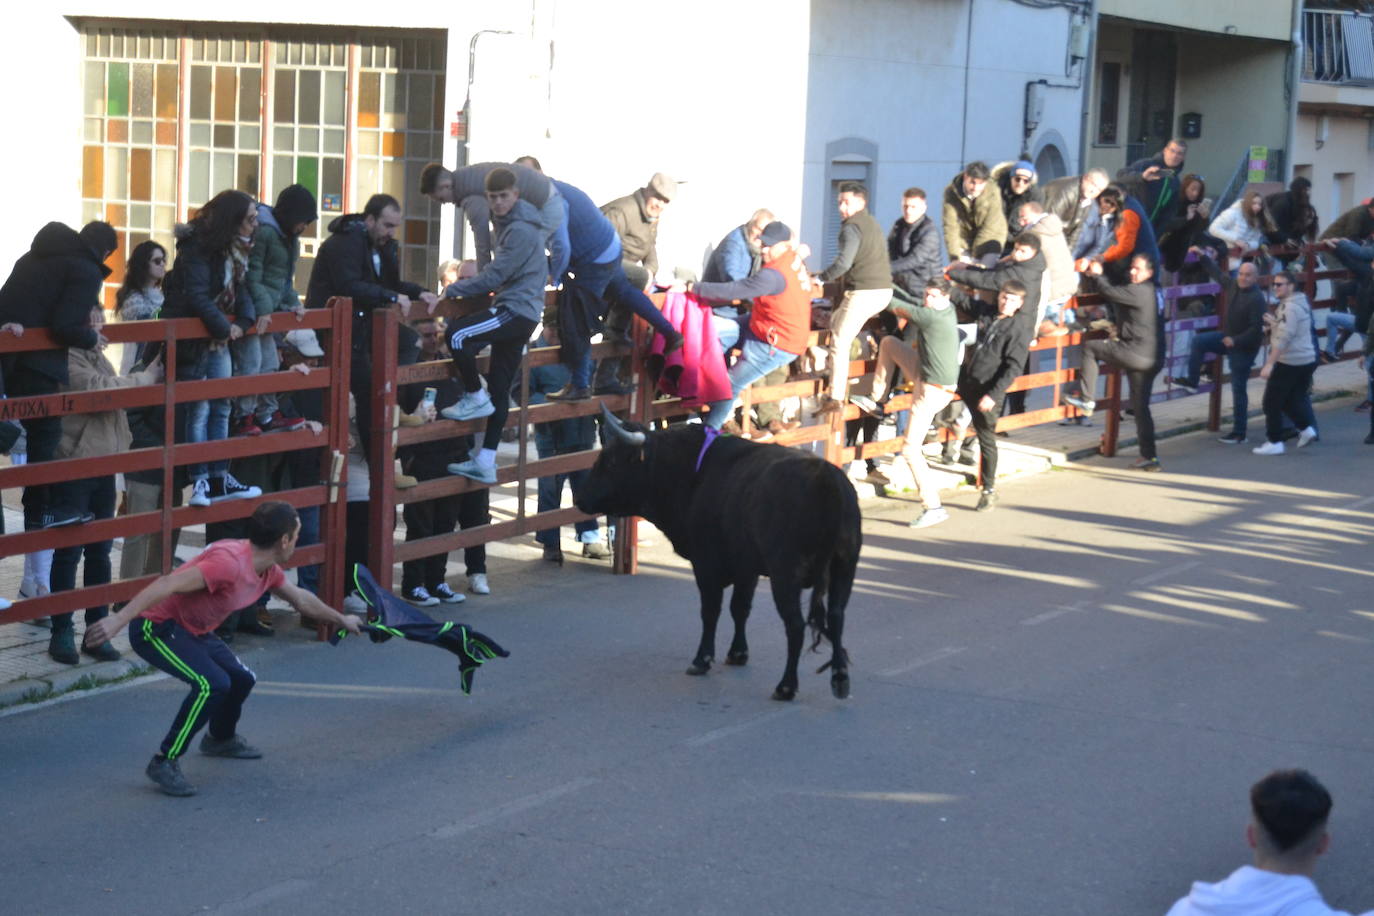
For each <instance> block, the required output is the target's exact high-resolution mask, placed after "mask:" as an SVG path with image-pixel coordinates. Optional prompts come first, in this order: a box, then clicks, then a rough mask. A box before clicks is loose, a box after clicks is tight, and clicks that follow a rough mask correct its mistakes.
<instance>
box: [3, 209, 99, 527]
mask: <svg viewBox="0 0 1374 916" xmlns="http://www.w3.org/2000/svg"><path fill="white" fill-rule="evenodd" d="M118 247H119V238H118V236H116V235H115V231H114V228H113V227H112V226H111V225H110V224H109V223H101V222H92V223H87V224H86V225H85V226H83V227H82V229H81V231H80V232H77V231H76V230H74V229H72V228H71V227H70V226H65V225H63V224H62V223H48V224H47V225H46V226H44V227H43V228H42V229H40V230H38V234H37V235H35V236H34V237H33V244H32V245H31V246H30V247H29V250H28V252H27V253H26V254H24V256H23V257H21V258H20V259H19V260H18V261H16V262H15V265H14V269H13V270H12V271H10V275H9V278H8V279H7V280H6V281H5V285H4V286H3V287H0V324H5V325H7V324H18V325H22V326H23V327H25V328H46V329H47V330H48V331H49V332H51V334H52V335H53V337H55V338H56V339H57V341H58V342H59V343H61V344H62V347H61V348H60V349H56V350H35V351H31V352H27V353H12V354H8V355H7V356H6V357H5V359H4V362H3V370H2V371H3V373H4V377H5V385H6V388H7V390H8V394H9V396H10V397H12V398H14V397H30V396H36V395H45V394H56V393H57V392H58V390H59V389H60V387H61V386H62V385H63V384H64V383H65V382H66V381H67V348H69V347H78V348H81V349H86V350H90V349H94V348H95V347H96V345H97V344H98V343H101V342H103V341H104V336H103V335H101V334H99V333H97V332H96V331H95V330H94V329H92V328H91V325H90V317H91V307H92V306H95V305H99V304H100V286H101V284H102V283H103V282H104V281H105V278H106V277H107V276H109V274H110V269H109V268H108V267H106V266H105V259H106V258H108V257H109V256H110V255H111V254H113V253H114V251H115V249H116V248H118ZM22 424H23V426H24V431H25V433H26V434H27V435H28V455H29V457H28V460H29V463H30V464H36V463H37V462H40V461H51V460H52V459H53V456H54V455H55V454H56V452H57V446H58V443H59V442H60V441H61V440H62V418H61V417H60V416H44V417H35V418H33V419H28V420H23V421H22ZM55 499H56V494H55V493H54V492H53V491H52V489H51V488H50V487H49V486H46V485H41V486H32V487H25V488H24V527H25V528H26V529H35V528H55V527H58V526H59V525H71V524H75V523H78V522H84V521H89V520H90V516H89V514H88V513H82V512H77V511H76V510H75V509H73V508H71V507H70V506H60V505H55V504H54V500H55Z"/></svg>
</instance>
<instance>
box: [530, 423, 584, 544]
mask: <svg viewBox="0 0 1374 916" xmlns="http://www.w3.org/2000/svg"><path fill="white" fill-rule="evenodd" d="M555 422H557V421H555ZM541 427H544V428H541ZM534 447H535V451H536V453H537V454H538V455H539V457H540V458H541V459H543V458H553V457H554V456H556V455H558V454H559V451H558V448H557V446H555V445H554V438H553V433H551V432H549V431H548V428H547V424H544V423H539V424H536V426H535V428H534ZM574 448H575V447H574ZM563 454H572V452H564V453H563ZM590 474H591V469H590V468H584V469H582V470H580V471H570V472H568V473H567V474H551V475H549V476H548V477H540V478H539V507H538V509H537V510H536V511H538V512H552V511H553V510H554V509H557V508H558V507H559V506H561V505H562V503H563V482H564V481H567V484H568V486H569V487H571V488H572V494H573V498H574V499H576V498H577V492H578V491H579V490H581V489H582V484H583V482H584V481H586V479H587V477H588V476H589V475H590ZM573 530H575V531H576V532H577V539H578V540H579V541H581V542H582V543H584V544H587V543H592V542H595V541H596V538H597V532H598V531H599V530H600V525H599V524H598V523H597V520H596V519H594V518H584V519H583V520H582V521H580V522H578V523H577V524H576V525H574V526H573ZM534 539H535V540H536V541H538V542H539V543H540V544H543V545H544V546H545V547H556V546H557V545H558V529H557V528H544V529H542V530H540V531H536V532H535V533H534Z"/></svg>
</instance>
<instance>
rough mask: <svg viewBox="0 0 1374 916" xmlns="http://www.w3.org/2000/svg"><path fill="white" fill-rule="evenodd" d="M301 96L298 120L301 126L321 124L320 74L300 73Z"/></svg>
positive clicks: (311, 71)
mask: <svg viewBox="0 0 1374 916" xmlns="http://www.w3.org/2000/svg"><path fill="white" fill-rule="evenodd" d="M300 84H301V95H300V109H299V113H298V115H297V120H298V121H299V122H300V123H301V124H318V123H320V72H319V71H318V70H302V71H301V73H300Z"/></svg>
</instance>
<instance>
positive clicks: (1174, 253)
mask: <svg viewBox="0 0 1374 916" xmlns="http://www.w3.org/2000/svg"><path fill="white" fill-rule="evenodd" d="M1181 193H1182V194H1183V206H1182V208H1181V209H1180V210H1179V211H1178V213H1176V214H1174V216H1173V217H1172V218H1170V219H1169V220H1168V221H1167V222H1166V223H1164V225H1163V227H1161V229H1160V232H1159V254H1160V263H1161V264H1163V265H1164V269H1165V270H1167V271H1168V272H1169V273H1173V274H1176V273H1178V271H1179V270H1180V269H1181V268H1182V267H1183V260H1184V258H1185V257H1187V255H1188V250H1189V249H1190V248H1191V247H1192V246H1194V245H1198V244H1201V242H1200V241H1199V239H1200V237H1201V236H1203V235H1205V234H1206V232H1207V226H1208V224H1209V222H1210V221H1211V216H1212V201H1211V200H1209V199H1208V198H1207V183H1206V182H1205V181H1203V179H1202V176H1201V175H1197V174H1193V175H1184V176H1183V183H1182V192H1181Z"/></svg>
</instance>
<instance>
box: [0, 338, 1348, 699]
mask: <svg viewBox="0 0 1374 916" xmlns="http://www.w3.org/2000/svg"><path fill="white" fill-rule="evenodd" d="M1228 387H1229V386H1228ZM1249 390H1250V405H1251V418H1252V419H1251V424H1250V426H1251V428H1250V440H1251V445H1254V444H1257V443H1258V442H1259V441H1260V440H1261V439H1262V438H1263V436H1262V424H1263V420H1262V419H1260V420H1258V421H1257V420H1256V419H1255V418H1256V417H1259V415H1260V411H1259V405H1260V400H1261V397H1262V395H1263V392H1264V382H1263V380H1261V379H1258V378H1256V379H1251V381H1250V388H1249ZM1207 391H1208V386H1206V385H1204V386H1203V389H1202V392H1200V393H1199V394H1198V395H1196V396H1192V397H1183V398H1175V399H1173V400H1170V401H1166V402H1161V403H1158V404H1155V405H1154V407H1153V413H1154V417H1155V425H1156V427H1157V429H1158V436H1159V438H1161V439H1166V438H1168V437H1170V436H1175V435H1180V434H1183V433H1187V432H1192V431H1195V430H1198V429H1202V428H1204V427H1205V425H1206V420H1207V402H1208V398H1207V396H1206V392H1207ZM1364 392H1365V374H1364V371H1363V369H1362V368H1361V366H1360V363H1359V361H1357V360H1346V361H1343V362H1340V363H1337V364H1334V365H1330V366H1323V367H1321V368H1320V369H1319V370H1318V371H1317V375H1316V380H1315V388H1314V398H1315V399H1318V400H1324V401H1325V400H1332V399H1336V398H1344V399H1346V400H1348V402H1349V403H1348V405H1342V409H1347V410H1348V409H1350V408H1352V407H1353V406H1354V405H1355V404H1357V403H1358V402H1359V401H1360V400H1363V399H1364ZM1230 401H1231V398H1230V394H1229V391H1228V392H1227V393H1226V394H1225V396H1224V398H1223V402H1222V408H1223V411H1224V412H1225V413H1224V414H1223V415H1224V416H1226V417H1228V418H1229V411H1230ZM1030 406H1031V407H1032V408H1034V407H1035V406H1036V405H1034V404H1032V405H1030ZM1092 422H1093V425H1091V426H1080V425H1077V424H1069V425H1059V424H1047V425H1044V426H1037V427H1030V428H1027V429H1019V430H1016V431H1014V432H1013V433H1012V434H1011V436H1010V437H1008V438H1005V439H1002V440H1001V443H1000V451H1001V462H1000V466H999V477H1000V478H1007V477H1015V476H1023V475H1027V474H1036V473H1042V472H1044V471H1046V470H1048V469H1049V468H1051V467H1053V466H1059V465H1064V464H1066V463H1068V462H1071V461H1074V460H1077V459H1079V458H1083V457H1086V456H1088V455H1094V454H1096V453H1097V446H1098V441H1099V439H1100V438H1101V435H1102V422H1103V420H1102V415H1099V416H1097V417H1094V419H1093V421H1092ZM1229 428H1230V425H1229V419H1228V420H1227V422H1225V423H1223V426H1222V429H1223V431H1226V430H1228V429H1229ZM882 429H883V431H884V434H885V435H888V436H890V435H891V434H892V431H891V427H886V426H885V427H883V428H882ZM1134 443H1135V434H1134V426H1133V424H1132V423H1131V420H1130V418H1129V417H1128V418H1125V419H1124V420H1123V422H1122V429H1121V438H1120V443H1119V448H1120V450H1121V452H1123V453H1125V455H1124V456H1123V458H1122V460H1123V462H1124V461H1125V460H1126V459H1127V458H1134V457H1135V456H1134ZM1248 447H1250V446H1244V447H1243V448H1248ZM505 448H507V449H509V448H511V446H509V445H507V446H505ZM1217 448H1218V449H1219V450H1221V449H1225V448H1226V447H1225V446H1221V445H1218V446H1217ZM927 449H928V451H930V452H932V453H934V452H935V451H937V450H938V446H935V445H931V446H928V447H927ZM1160 451H1161V460H1162V462H1163V464H1164V468H1165V471H1166V472H1167V471H1168V467H1169V449H1168V446H1167V445H1165V446H1164V447H1163V448H1162V449H1161V450H1160ZM1237 451H1239V450H1238V449H1235V448H1231V449H1228V450H1226V452H1225V453H1226V454H1228V455H1234V454H1235V453H1236V452H1237ZM1220 453H1221V452H1219V454H1220ZM884 472H885V473H886V474H887V475H888V477H889V478H890V480H891V484H890V485H889V486H888V487H886V488H882V489H881V490H880V489H879V488H876V487H874V485H873V484H871V483H869V482H867V481H866V480H863V479H855V480H854V485H855V488H856V490H858V493H859V496H860V498H861V499H865V500H867V499H874V498H880V497H884V496H891V495H896V494H900V493H902V492H903V491H909V490H911V489H912V484H911V478H910V474H909V473H908V472H907V469H906V467H905V462H901V461H893V462H891V463H887V464H884ZM863 473H864V472H863V464H862V462H856V463H855V466H853V467H852V469H851V474H852V476H857V477H859V478H861V477H862V476H863ZM936 473H937V475H938V476H939V478H940V481H941V483H940V486H941V489H942V491H943V490H955V489H958V488H960V487H964V486H968V485H970V480H969V478H968V476H967V475H965V474H961V473H956V472H952V471H947V470H942V469H939V468H937V469H936ZM534 490H535V488H534V487H530V488H529V502H528V510H527V511H529V512H531V513H532V512H534V511H535V495H534ZM3 496H4V504H3V511H4V518H5V530H7V531H16V530H18V529H19V528H20V527H21V526H22V518H21V516H20V513H19V511H18V499H19V493H18V492H17V491H15V492H5V493H4V494H3ZM565 498H566V497H565ZM908 498H909V497H908ZM515 509H516V488H515V485H513V484H512V485H509V486H505V487H499V488H496V489H494V490H493V491H492V514H493V516H494V517H495V518H496V519H497V520H500V519H504V518H509V517H511V516H512V515H514V513H515ZM398 522H399V514H398ZM571 532H572V529H571V528H565V529H564V535H565V537H564V551H565V553H566V554H567V555H568V562H592V561H582V560H579V559H575V558H576V557H577V555H578V553H579V551H578V550H577V545H576V544H575V543H574V542H573V540H572V539H571ZM204 537H205V532H204V529H203V528H202V527H199V526H197V527H192V528H186V529H183V530H182V533H181V540H180V545H179V547H178V550H177V555H178V556H179V557H180V558H182V559H183V560H185V559H189V558H190V557H192V556H194V555H195V554H196V553H197V552H198V551H199V550H200V549H201V547H202V546H203V545H204ZM657 537H658V534H657V532H656V531H654V529H653V527H652V526H651V525H648V524H644V525H642V526H641V535H640V539H641V543H644V542H646V541H648V540H651V539H655V538H657ZM121 547H122V544H121V542H120V541H118V540H117V541H116V542H115V545H114V551H113V556H112V558H111V562H112V565H113V567H114V569H115V570H118V569H119V556H120V551H121ZM487 553H488V564H489V567H490V568H489V574H490V577H491V581H492V585H493V588H494V589H498V590H501V591H502V592H505V591H508V590H511V589H516V588H518V587H519V582H520V579H521V576H522V572H523V571H525V570H528V568H529V565H528V564H531V563H539V562H541V561H540V548H539V547H537V546H536V545H535V544H534V541H533V538H521V539H518V540H511V541H503V542H498V543H495V544H490V545H488V548H487ZM460 564H461V561H460V560H458V561H454V562H452V563H451V564H450V569H451V570H452V573H451V575H450V580H449V581H450V584H451V585H453V587H454V589H455V590H460V589H462V588H465V586H466V582H465V580H464V579H463V577H462V576H461V565H460ZM22 569H23V558H22V557H5V558H3V559H0V595H3V596H5V597H8V598H11V599H13V598H14V597H15V596H16V595H17V594H18V591H19V580H20V577H21V575H22ZM607 569H608V570H609V567H607ZM608 574H609V571H608ZM398 576H399V571H398ZM469 600H475V601H480V600H481V599H480V598H473V596H471V595H470V596H469ZM269 610H270V611H271V612H272V613H273V616H274V618H275V620H276V627H275V629H276V635H275V636H274V637H252V636H245V635H239V636H238V637H237V639H236V641H235V642H234V649H235V651H237V652H239V653H241V654H251V653H252V652H253V651H254V650H256V649H260V648H264V647H266V646H268V645H271V644H272V641H273V640H293V641H307V640H311V639H313V638H314V630H313V629H310V630H307V629H303V628H301V627H300V626H298V621H297V618H296V615H295V612H294V611H291V610H290V609H289V608H287V607H286V606H285V605H284V604H282V603H281V602H277V601H273V602H272V604H270V605H269ZM80 620H81V617H80V614H78V615H77V621H78V623H77V629H78V634H79V632H80V630H81V629H82V624H81V622H80ZM47 644H48V630H46V629H43V628H41V627H37V626H32V625H30V624H27V623H19V624H8V625H4V626H0V707H4V706H8V705H11V704H14V703H21V702H32V701H36V700H41V699H45V698H48V697H51V696H54V695H57V694H61V693H64V692H66V691H68V690H71V689H73V688H82V687H90V686H95V685H96V684H99V683H108V682H110V681H115V680H119V679H121V678H124V677H128V676H130V675H131V674H135V673H137V672H139V671H142V670H146V666H145V665H144V664H143V663H142V660H141V659H139V658H138V657H137V656H135V655H133V653H132V652H130V651H129V646H128V638H127V636H126V635H125V634H120V636H119V637H118V639H116V640H115V647H116V648H117V649H119V650H120V652H122V653H124V655H125V658H124V659H122V660H120V661H118V662H94V661H92V660H90V659H88V658H86V657H85V656H82V661H81V664H80V665H76V666H67V665H62V664H59V663H57V662H54V661H53V660H52V659H50V658H49V657H48V654H47Z"/></svg>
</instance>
